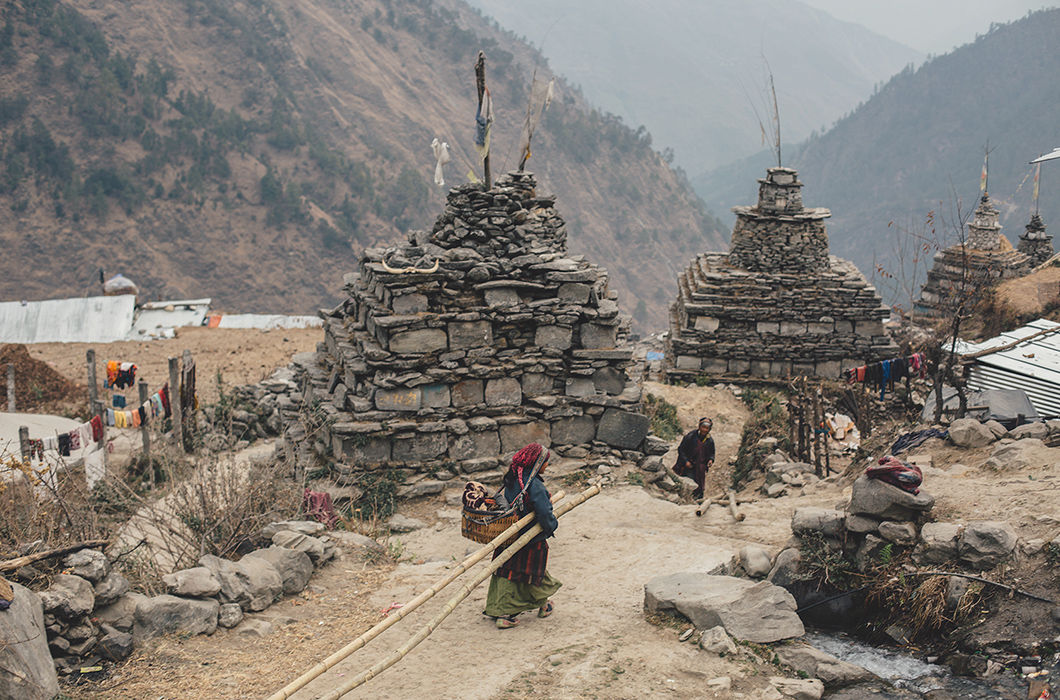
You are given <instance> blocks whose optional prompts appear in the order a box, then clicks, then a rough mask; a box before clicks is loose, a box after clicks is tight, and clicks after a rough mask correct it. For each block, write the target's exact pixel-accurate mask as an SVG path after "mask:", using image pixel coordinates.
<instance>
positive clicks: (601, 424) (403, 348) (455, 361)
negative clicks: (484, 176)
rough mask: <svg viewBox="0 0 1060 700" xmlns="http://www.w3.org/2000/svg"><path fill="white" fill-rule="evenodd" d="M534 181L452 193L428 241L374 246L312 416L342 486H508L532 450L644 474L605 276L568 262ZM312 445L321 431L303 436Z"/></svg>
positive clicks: (328, 339)
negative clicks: (624, 463) (385, 479)
mask: <svg viewBox="0 0 1060 700" xmlns="http://www.w3.org/2000/svg"><path fill="white" fill-rule="evenodd" d="M554 203H555V198H554V197H552V196H540V195H538V194H537V192H536V183H535V181H534V177H533V175H532V174H531V173H528V172H513V173H508V175H506V176H505V177H503V178H501V179H500V180H499V181H498V182H497V183H496V184H495V185H494V187H492V188H491V189H489V190H485V189H483V187H482V185H480V184H465V185H460V186H457V187H455V188H453V189H451V190H450V191H449V195H448V199H447V203H446V207H445V211H444V212H443V213H442V215H441V216H439V217H438V219H437V221H436V222H435V224H434V228H433V230H432V231H431V232H426V231H412V232H410V233H409V235H408V241H407V242H405V243H402V244H400V245H397V246H395V247H392V248H390V249H383V248H369V249H368V250H366V251H365V253H364V256H363V257H362V258H361V261H360V269H359V272H355V273H350V274H348V275H346V276H345V278H344V281H345V291H346V293H347V298H346V300H345V301H344V302H343V303H342V304H341V305H339V306H338V307H337V308H336V309H334V310H333V311H331V312H330V313H328V314H325V316H326V318H325V321H324V344H323V346H322V347H320V348H319V350H318V353H317V361H316V363H315V366H314V367H312V369H311V371H310V372H309V373H308V374H309V382H308V383H309V387H308V397H309V398H308V400H307V401H306V404H307V405H315V406H317V407H318V409H319V410H320V411H323V412H324V414H325V416H324V418H325V419H324V420H323V421H322V426H321V427H320V428H319V430H318V431H317V433H316V436H315V439H316V449H317V451H318V452H320V453H322V454H323V456H325V457H326V458H329V459H331V460H332V461H333V462H334V463H335V465H336V469H338V472H339V473H338V475H339V476H340V477H342V476H343V475H344V474H349V473H350V472H354V471H365V470H373V469H379V468H391V469H400V470H402V471H403V472H405V473H406V475H408V476H410V480H415V479H420V480H424V479H425V480H426V481H425V482H424V483H426V484H429V485H430V486H431V487H432V488H437V489H440V488H441V485H440V484H439V482H440V481H445V480H449V479H453V478H455V477H457V476H459V475H463V474H474V476H473V477H472V478H474V479H476V480H478V481H482V482H485V483H496V482H498V481H499V480H500V479H501V476H502V475H503V469H504V468H505V467H506V465H507V461H506V460H507V459H509V458H510V457H511V455H512V454H513V453H514V452H515V451H516V450H519V449H520V448H522V447H523V446H525V445H526V444H527V443H529V442H539V443H542V444H543V445H544V446H546V447H551V448H552V449H553V450H554V451H557V452H559V453H560V454H562V455H565V456H568V457H572V458H585V457H589V456H591V455H595V456H597V457H607V458H612V457H616V456H617V457H619V458H621V459H624V460H631V461H636V460H640V459H641V458H643V454H642V453H640V452H638V450H639V448H640V447H641V443H642V442H645V437H646V436H647V434H648V430H649V420H648V418H647V417H646V416H644V415H642V414H641V413H640V412H639V408H640V401H641V389H640V387H639V385H638V384H635V383H633V382H632V381H630V379H629V377H628V376H627V374H626V367H627V366H628V365H629V364H630V361H631V358H632V350H631V349H629V348H622V347H619V346H620V344H621V341H622V339H623V338H624V337H625V335H626V334H627V332H628V327H629V319H628V318H626V317H625V316H623V315H621V314H620V313H619V309H618V304H617V302H616V298H617V294H616V293H615V292H613V291H611V290H609V288H608V279H607V272H606V270H603V269H601V268H598V267H597V266H596V265H593V264H591V263H589V262H587V261H586V260H584V258H582V256H579V255H576V256H570V255H568V254H567V242H566V228H565V224H564V221H563V219H562V217H560V215H559V214H558V213H557V211H556V210H555V208H554ZM301 432H302V435H304V436H305V437H304V438H303V439H308V438H309V431H308V429H307V430H303V431H301Z"/></svg>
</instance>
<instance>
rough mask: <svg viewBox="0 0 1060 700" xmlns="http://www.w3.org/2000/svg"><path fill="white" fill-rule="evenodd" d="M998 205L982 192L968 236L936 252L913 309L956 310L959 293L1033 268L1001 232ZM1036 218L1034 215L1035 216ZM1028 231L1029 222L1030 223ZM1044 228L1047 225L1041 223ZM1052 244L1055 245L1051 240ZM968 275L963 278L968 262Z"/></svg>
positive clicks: (928, 312)
mask: <svg viewBox="0 0 1060 700" xmlns="http://www.w3.org/2000/svg"><path fill="white" fill-rule="evenodd" d="M999 213H1000V212H998V210H997V207H995V206H994V205H993V204H991V202H990V195H989V194H988V193H987V192H985V191H984V192H983V196H982V198H981V199H980V200H979V206H978V207H976V210H975V215H974V216H973V218H972V221H970V222H969V223H968V240H967V241H966V243H965V244H964V245H961V244H959V243H958V244H957V245H952V246H950V247H949V248H944V249H943V250H940V251H939V252H937V253H936V254H935V261H934V264H933V265H932V267H931V270H929V271H928V275H927V282H926V283H925V284H924V286H923V288H922V289H921V290H920V299H918V300H917V302H916V307H915V309H914V312H915V313H916V314H917V315H920V316H926V317H933V318H940V317H944V316H947V315H949V314H952V313H953V310H954V307H955V305H956V302H957V296H959V295H964V296H966V297H967V296H968V295H972V294H973V292H976V293H978V292H981V291H982V290H983V289H984V288H987V287H994V286H997V285H998V284H1000V283H1001V282H1002V281H1004V280H1008V279H1012V278H1014V277H1021V276H1023V275H1025V274H1027V272H1029V271H1030V268H1031V266H1032V263H1031V259H1030V257H1028V256H1027V255H1026V254H1025V253H1023V252H1021V251H1019V250H1016V249H1015V248H1013V247H1012V244H1011V243H1009V241H1008V239H1007V238H1005V237H1004V236H1002V235H1001V224H1000V223H999V222H998V216H999ZM1032 222H1033V219H1032ZM1027 228H1028V231H1029V230H1030V226H1029V225H1028V227H1027ZM1042 228H1043V229H1044V226H1043V227H1042ZM1049 247H1050V248H1052V244H1051V241H1050V243H1049ZM966 265H967V269H968V273H969V275H968V278H967V280H966V281H964V282H962V279H963V272H964V270H965V266H966Z"/></svg>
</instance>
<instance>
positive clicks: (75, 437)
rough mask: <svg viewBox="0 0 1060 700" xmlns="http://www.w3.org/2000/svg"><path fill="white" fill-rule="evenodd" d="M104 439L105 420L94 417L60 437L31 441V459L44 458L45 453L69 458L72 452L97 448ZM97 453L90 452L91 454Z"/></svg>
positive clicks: (33, 439)
mask: <svg viewBox="0 0 1060 700" xmlns="http://www.w3.org/2000/svg"><path fill="white" fill-rule="evenodd" d="M102 439H103V419H102V418H100V417H99V416H92V419H91V420H88V421H85V422H84V423H82V424H81V425H79V426H77V427H76V428H74V429H73V430H71V431H69V432H66V433H62V434H59V435H52V436H50V437H45V438H30V439H29V444H28V447H29V456H30V459H32V458H33V457H37V458H38V459H43V458H44V452H45V451H51V452H58V453H59V454H60V455H62V456H63V457H69V456H70V452H71V450H80V449H83V448H89V447H95V446H96V445H97V443H99V441H100V440H102ZM92 452H95V450H90V451H89V453H92Z"/></svg>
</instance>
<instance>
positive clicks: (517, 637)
mask: <svg viewBox="0 0 1060 700" xmlns="http://www.w3.org/2000/svg"><path fill="white" fill-rule="evenodd" d="M834 498H835V496H834V494H822V495H820V496H818V497H802V498H790V499H783V500H780V501H771V502H769V503H768V504H765V503H761V504H750V505H749V506H747V507H746V508H747V512H748V516H747V520H745V521H744V522H742V523H735V522H733V521H732V520H731V518H730V517H729V515H728V512H727V511H725V510H723V509H721V508H717V509H712V510H711V511H709V512H708V514H707V515H706V516H705V517H703V518H697V517H696V516H695V512H694V506H691V505H687V506H677V505H674V504H671V503H669V502H666V501H662V500H660V499H657V498H654V497H652V496H651V495H650V494H648V493H647V492H646V491H644V490H643V489H641V488H638V487H634V486H618V487H613V488H610V489H608V490H606V491H605V492H604V493H603V494H601V495H599V496H597V497H595V498H593V499H591V500H590V501H588V502H587V503H585V504H584V505H582V506H580V507H578V508H577V509H576V510H574V511H572V512H571V513H570V514H569V515H566V516H564V517H563V519H562V520H561V521H560V528H559V531H558V533H557V537H556V539H555V540H554V543H553V545H552V549H551V553H550V559H549V570H550V571H551V572H552V573H553V575H555V576H556V577H557V578H559V579H560V580H562V581H563V582H564V587H563V588H562V589H561V590H560V592H559V593H558V594H557V596H556V598H555V603H556V612H555V614H554V615H553V616H552V617H551V618H549V619H547V620H540V619H537V618H536V617H535V616H533V615H530V614H527V615H523V616H522V618H521V619H522V620H523V622H522V624H521V626H520V627H518V628H516V629H513V630H503V631H502V630H497V629H496V628H495V627H494V626H493V624H492V621H491V620H489V619H487V618H485V617H483V616H482V615H481V614H480V612H481V610H482V607H483V605H484V603H485V595H486V584H485V583H484V584H483V585H482V586H481V587H480V588H478V589H476V590H475V591H474V592H473V593H472V594H471V596H470V598H469V599H468V600H467V601H466V602H465V603H463V604H461V605H460V606H459V607H458V608H457V609H456V611H455V612H454V613H453V614H452V615H450V616H449V618H447V619H446V620H445V622H444V623H443V624H442V626H441V628H440V629H438V630H437V631H435V632H434V633H433V634H432V635H431V636H430V637H428V638H427V640H426V641H424V642H423V643H422V644H421V645H420V646H419V647H417V648H416V649H415V650H414V651H413V652H412V653H411V654H409V656H408V657H406V659H404V660H403V661H401V662H399V664H398V665H397V666H395V667H394V668H392V669H390V670H388V671H387V672H385V673H384V674H382V675H381V676H379V677H378V678H376V679H373V680H372V681H370V682H369V683H368V684H367V685H365V686H363V687H362V688H360V689H358V690H357V691H355V692H354V693H352V694H351V695H350V696H349V697H351V698H410V697H440V698H494V697H523V696H531V695H534V696H536V697H542V696H547V697H554V698H575V697H594V696H595V697H607V698H626V697H628V698H643V697H648V696H651V695H655V694H658V693H659V692H660V691H662V690H663V689H666V691H667V692H668V696H669V697H677V698H693V697H695V698H701V697H704V685H703V683H704V681H706V680H708V679H710V678H714V677H716V676H722V675H729V676H732V677H733V679H734V683H736V686H734V687H738V686H742V687H743V689H744V692H749V693H751V696H754V689H755V688H760V687H764V679H763V678H755V677H749V676H747V677H745V676H746V675H747V674H746V667H747V664H748V662H746V661H741V660H739V659H736V660H733V659H723V658H720V657H718V656H716V655H713V654H708V653H706V652H702V651H700V650H699V649H698V648H696V647H694V646H692V645H682V644H679V643H678V641H677V639H676V635H677V630H675V629H673V628H671V627H665V626H664V627H659V626H654V625H652V624H650V623H649V622H648V621H647V620H646V619H645V615H644V611H643V602H644V591H643V586H644V584H645V583H646V582H647V581H648V580H649V579H651V578H652V577H654V576H658V575H661V574H668V573H675V572H678V571H704V572H705V571H708V570H710V569H711V568H713V567H714V566H716V565H717V564H720V563H722V562H724V561H727V560H728V559H729V558H730V557H732V556H733V554H735V553H736V552H737V551H739V549H740V547H742V546H743V545H744V544H745V543H747V542H757V543H759V544H763V545H765V546H767V547H769V548H770V549H772V550H775V549H778V548H779V547H780V546H781V545H782V544H783V543H784V542H785V541H786V540H787V539H788V537H789V536H790V526H789V523H790V514H791V512H792V511H793V510H794V508H795V507H796V506H801V505H824V504H825V503H828V502H831V501H833V500H834ZM441 515H443V516H446V517H443V518H441V520H440V522H443V523H450V524H449V525H447V526H444V527H442V528H440V529H439V528H427V529H425V530H420V531H417V532H414V533H411V534H410V535H408V536H406V540H405V544H406V551H407V552H408V553H409V555H410V556H411V557H414V558H417V559H423V560H424V563H422V564H402V565H400V566H398V567H397V568H396V569H395V570H394V572H393V574H392V576H391V577H390V579H389V580H388V581H387V582H386V583H384V584H383V585H382V586H381V587H380V588H379V589H377V590H376V591H375V592H373V593H372V594H371V596H370V600H371V601H372V603H373V605H372V606H371V607H373V608H377V609H382V608H385V607H387V606H389V605H390V604H391V603H394V602H401V601H405V600H408V599H410V598H411V597H412V596H413V595H415V594H416V593H418V592H419V591H422V590H424V589H425V588H426V587H427V586H429V585H430V584H431V583H433V582H434V581H435V580H437V579H438V578H440V577H442V576H443V575H444V574H445V572H446V570H447V567H450V566H453V565H454V564H455V563H456V562H458V561H460V560H461V559H462V558H463V557H464V556H465V554H466V553H468V552H470V551H473V549H472V548H473V547H474V546H475V545H474V544H473V543H470V542H469V541H467V540H464V539H461V538H460V536H459V531H458V526H457V520H456V516H457V511H456V509H455V508H454V509H451V510H448V509H443V510H442V511H441ZM463 581H464V579H463V578H461V579H460V582H461V583H462V582H463ZM452 588H454V589H458V586H457V585H456V584H454V586H452ZM455 593H456V590H454V591H452V592H448V591H446V592H445V593H443V595H441V596H438V597H436V598H435V599H434V600H432V601H430V602H429V603H428V604H426V605H425V606H423V608H421V609H420V610H418V611H417V612H415V613H413V614H412V615H410V616H409V617H408V618H406V619H405V620H404V621H403V622H402V623H401V624H399V625H396V626H395V627H394V628H392V629H391V630H388V631H387V632H386V633H384V634H383V635H382V636H381V637H379V639H378V640H376V641H374V642H372V644H371V645H370V646H369V647H367V648H366V649H365V650H363V651H362V652H359V653H358V654H355V655H354V656H353V657H351V659H350V660H348V661H346V662H343V663H342V664H339V666H337V667H336V669H334V671H333V673H330V674H326V675H325V676H323V677H321V678H320V679H318V680H317V681H314V683H313V684H311V685H310V686H308V687H307V688H306V689H305V690H304V691H302V692H301V693H300V694H298V695H296V696H295V697H296V698H299V699H303V698H313V697H319V695H320V694H321V693H323V692H326V691H327V690H329V689H331V688H332V687H333V686H335V685H338V684H341V678H345V677H350V676H352V675H355V674H357V673H359V672H360V671H362V670H364V669H366V668H368V667H369V666H370V665H371V664H373V663H375V662H376V661H378V660H379V659H382V658H384V657H385V656H387V655H388V654H389V653H390V652H392V651H393V650H394V649H396V648H397V647H399V646H400V645H401V644H403V643H404V641H405V640H406V639H407V638H408V637H410V636H411V635H412V634H414V632H415V631H416V630H418V629H419V627H421V626H422V625H423V624H425V622H426V621H427V620H429V619H430V618H431V617H433V616H434V615H435V614H437V612H438V611H440V610H441V608H442V607H443V605H444V604H445V602H446V600H447V599H448V598H449V596H451V595H455ZM338 674H345V675H344V676H342V677H340V676H339V675H338ZM737 679H739V680H738V681H737Z"/></svg>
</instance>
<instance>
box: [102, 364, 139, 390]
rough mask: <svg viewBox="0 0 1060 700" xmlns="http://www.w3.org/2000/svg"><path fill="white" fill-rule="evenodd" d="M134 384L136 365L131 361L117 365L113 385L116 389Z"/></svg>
mask: <svg viewBox="0 0 1060 700" xmlns="http://www.w3.org/2000/svg"><path fill="white" fill-rule="evenodd" d="M108 365H109V363H108ZM134 384H136V365H134V364H133V363H131V362H122V363H121V364H120V365H119V366H118V377H117V379H115V380H114V382H113V386H114V387H115V388H117V389H125V388H127V387H130V386H132V385H134Z"/></svg>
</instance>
